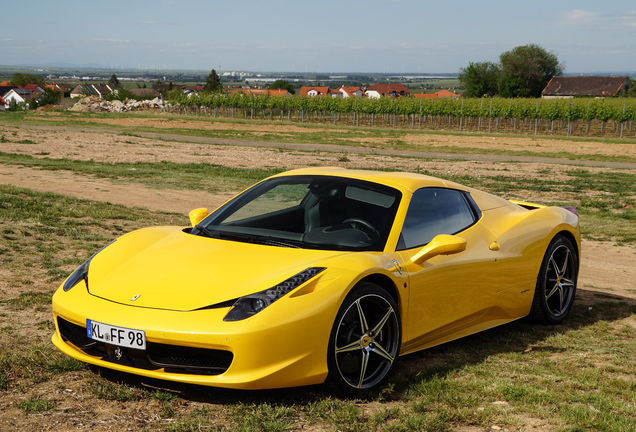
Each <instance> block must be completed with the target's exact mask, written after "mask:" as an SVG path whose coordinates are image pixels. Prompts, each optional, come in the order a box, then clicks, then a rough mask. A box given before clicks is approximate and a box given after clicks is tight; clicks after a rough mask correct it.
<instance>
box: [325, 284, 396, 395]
mask: <svg viewBox="0 0 636 432" xmlns="http://www.w3.org/2000/svg"><path fill="white" fill-rule="evenodd" d="M401 343H402V326H401V321H400V312H399V310H398V308H397V304H396V302H395V300H394V299H393V297H392V296H391V295H390V294H389V293H387V292H386V291H385V290H384V289H382V288H381V287H380V286H378V285H375V284H372V283H361V284H359V285H357V286H356V287H355V288H354V289H353V290H352V291H351V293H349V295H348V296H347V297H346V298H345V300H344V302H343V303H342V306H340V309H339V311H338V315H336V320H335V322H334V324H333V328H332V329H331V335H330V337H329V349H328V358H327V365H328V367H329V376H328V378H327V381H326V384H327V387H328V388H329V389H330V390H335V391H336V392H339V393H343V394H345V395H356V394H360V393H363V392H367V391H370V390H373V389H375V388H377V387H379V386H380V385H381V384H382V383H383V382H384V380H385V379H386V378H387V376H388V375H389V373H390V372H391V369H392V368H393V364H394V363H395V360H396V359H397V356H398V355H399V353H400V345H401Z"/></svg>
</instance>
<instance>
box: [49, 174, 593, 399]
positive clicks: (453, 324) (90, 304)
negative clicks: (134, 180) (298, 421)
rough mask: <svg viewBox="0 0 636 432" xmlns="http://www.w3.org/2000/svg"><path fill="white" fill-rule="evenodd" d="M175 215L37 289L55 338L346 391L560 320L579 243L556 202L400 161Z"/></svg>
mask: <svg viewBox="0 0 636 432" xmlns="http://www.w3.org/2000/svg"><path fill="white" fill-rule="evenodd" d="M190 221H191V223H192V226H189V227H186V228H184V227H175V226H164V227H154V228H146V229H141V230H138V231H134V232H131V233H128V234H126V235H123V236H122V237H120V238H118V239H117V240H116V241H113V242H112V243H110V244H108V245H107V246H105V247H104V248H103V249H101V250H100V251H99V252H98V253H96V254H95V255H93V256H92V257H91V258H89V259H88V260H87V261H86V262H85V263H84V264H82V265H81V266H80V267H79V268H78V269H77V270H75V272H74V273H73V274H71V276H69V278H68V279H67V280H66V281H65V282H64V283H63V285H62V286H61V287H60V288H59V289H58V290H57V292H56V293H55V295H54V296H53V314H54V318H55V326H56V332H55V334H54V335H53V343H54V344H55V346H57V347H58V348H59V349H60V350H61V351H63V352H64V353H66V354H68V355H69V356H71V357H74V358H76V359H79V360H81V361H84V362H87V363H92V364H95V365H98V366H102V367H106V368H111V369H116V370H119V371H124V372H130V373H133V374H138V375H144V376H148V377H153V378H160V379H166V380H173V381H179V382H184V383H195V384H204V385H211V386H218V387H229V388H241V389H264V388H276V387H291V386H301V385H308V384H317V383H323V382H327V383H328V384H329V385H330V386H331V388H333V389H334V390H339V391H341V392H344V393H350V394H355V393H357V392H363V391H368V390H371V389H374V388H377V387H378V386H380V385H381V384H382V382H383V380H384V379H385V378H386V377H387V375H388V374H389V372H390V371H391V369H392V367H393V365H394V364H395V361H396V359H397V357H398V355H404V354H408V353H412V352H414V351H417V350H421V349H424V348H428V347H432V346H434V345H438V344H440V343H443V342H447V341H450V340H453V339H457V338H460V337H462V336H466V335H469V334H472V333H475V332H478V331H481V330H485V329H488V328H491V327H494V326H498V325H500V324H504V323H507V322H510V321H513V320H516V319H519V318H521V317H525V316H527V315H530V316H531V317H532V318H534V319H535V320H536V321H538V322H540V323H546V324H556V323H559V322H561V321H562V320H563V319H564V318H565V317H566V316H567V314H568V312H569V310H570V308H571V306H572V302H573V300H574V295H575V292H576V281H577V274H578V270H579V262H580V256H581V249H580V231H579V221H578V214H577V213H576V210H574V209H573V208H571V207H568V208H561V207H544V206H541V205H536V204H530V203H524V202H516V201H507V200H504V199H502V198H498V197H496V196H493V195H490V194H488V193H485V192H480V191H477V190H475V189H472V188H469V187H465V186H462V185H459V184H456V183H452V182H449V181H445V180H441V179H437V178H434V177H429V176H424V175H419V174H410V173H385V172H373V171H353V170H346V169H341V168H309V169H301V170H295V171H290V172H286V173H283V174H279V175H276V176H273V177H270V178H268V179H266V180H264V181H262V182H260V183H258V184H256V185H255V186H252V187H251V188H249V189H247V190H246V191H244V192H243V193H241V194H239V195H238V196H236V197H235V198H233V199H232V200H230V201H228V202H227V203H226V204H224V205H223V206H221V207H219V208H218V209H217V210H215V211H214V212H212V213H208V211H207V209H197V210H193V211H192V212H190Z"/></svg>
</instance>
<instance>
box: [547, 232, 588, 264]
mask: <svg viewBox="0 0 636 432" xmlns="http://www.w3.org/2000/svg"><path fill="white" fill-rule="evenodd" d="M558 235H562V236H563V237H565V238H567V239H568V240H570V242H571V243H572V245H573V246H574V252H576V262H577V263H578V265H579V267H580V266H581V245H580V244H579V242H578V241H577V239H576V237H575V236H574V234H572V233H571V232H570V231H568V230H562V231H559V232H558V233H556V234H555V235H554V236H552V238H554V237H556V236H558ZM550 241H552V240H550Z"/></svg>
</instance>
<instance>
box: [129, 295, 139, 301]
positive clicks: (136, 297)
mask: <svg viewBox="0 0 636 432" xmlns="http://www.w3.org/2000/svg"><path fill="white" fill-rule="evenodd" d="M139 297H141V294H135V296H134V297H133V298H131V299H130V301H135V300H137V299H138V298H139Z"/></svg>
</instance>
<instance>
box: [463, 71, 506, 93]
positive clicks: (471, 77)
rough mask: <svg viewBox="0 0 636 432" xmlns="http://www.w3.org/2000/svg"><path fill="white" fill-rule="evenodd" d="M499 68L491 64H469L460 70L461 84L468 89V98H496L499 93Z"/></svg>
mask: <svg viewBox="0 0 636 432" xmlns="http://www.w3.org/2000/svg"><path fill="white" fill-rule="evenodd" d="M498 80H499V66H498V65H496V64H495V63H491V62H479V63H468V67H466V68H461V69H460V70H459V82H460V83H462V85H463V86H464V87H465V88H466V92H465V93H464V95H465V96H466V97H482V96H484V95H487V96H494V95H495V94H497V93H498V91H497V82H498Z"/></svg>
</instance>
